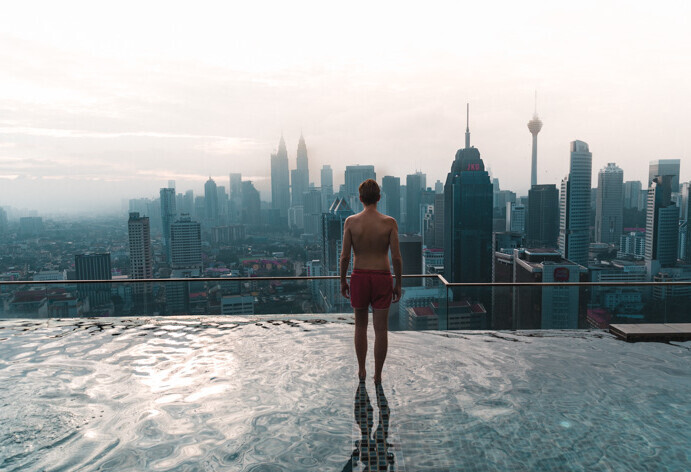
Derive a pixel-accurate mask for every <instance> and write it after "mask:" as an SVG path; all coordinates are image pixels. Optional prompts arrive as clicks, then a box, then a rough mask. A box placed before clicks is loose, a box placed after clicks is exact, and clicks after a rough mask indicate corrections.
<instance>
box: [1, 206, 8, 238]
mask: <svg viewBox="0 0 691 472" xmlns="http://www.w3.org/2000/svg"><path fill="white" fill-rule="evenodd" d="M6 232H7V212H6V211H5V210H4V209H3V208H2V207H0V236H2V235H4V234H5V233H6Z"/></svg>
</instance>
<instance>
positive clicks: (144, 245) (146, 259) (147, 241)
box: [127, 212, 154, 309]
mask: <svg viewBox="0 0 691 472" xmlns="http://www.w3.org/2000/svg"><path fill="white" fill-rule="evenodd" d="M127 230H128V236H129V245H130V278H132V279H150V278H152V277H153V273H154V269H153V258H152V254H151V225H150V224H149V217H148V216H139V213H137V212H132V213H130V218H129V220H128V222H127ZM132 292H133V294H134V295H135V299H136V300H135V305H136V306H137V308H143V309H146V305H145V304H144V305H142V304H143V303H145V302H146V297H145V295H146V294H148V293H150V292H151V287H150V285H149V284H146V283H144V284H134V285H133V287H132Z"/></svg>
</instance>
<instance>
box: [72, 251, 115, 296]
mask: <svg viewBox="0 0 691 472" xmlns="http://www.w3.org/2000/svg"><path fill="white" fill-rule="evenodd" d="M74 268H75V271H76V276H77V280H111V278H112V275H111V265H110V253H106V254H78V255H76V256H74ZM79 293H80V294H81V295H82V296H85V297H88V298H89V305H90V308H94V307H95V306H98V305H103V304H105V303H108V302H110V300H111V296H110V284H79Z"/></svg>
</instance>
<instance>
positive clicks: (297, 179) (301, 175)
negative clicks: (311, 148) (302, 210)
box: [290, 134, 310, 206]
mask: <svg viewBox="0 0 691 472" xmlns="http://www.w3.org/2000/svg"><path fill="white" fill-rule="evenodd" d="M290 177H291V179H290V184H291V190H292V200H291V202H292V203H291V205H292V206H300V205H302V206H304V204H305V197H304V195H305V193H306V192H307V191H308V190H309V186H310V174H309V167H308V163H307V146H306V145H305V138H303V137H302V134H301V135H300V141H299V142H298V151H297V168H296V169H295V170H293V171H292V172H291V176H290Z"/></svg>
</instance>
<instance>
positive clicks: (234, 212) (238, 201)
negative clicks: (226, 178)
mask: <svg viewBox="0 0 691 472" xmlns="http://www.w3.org/2000/svg"><path fill="white" fill-rule="evenodd" d="M228 188H229V189H230V197H229V199H228V217H229V220H230V224H237V223H239V222H240V207H241V205H242V174H230V187H228Z"/></svg>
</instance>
